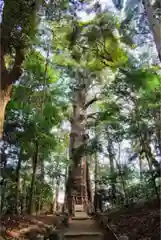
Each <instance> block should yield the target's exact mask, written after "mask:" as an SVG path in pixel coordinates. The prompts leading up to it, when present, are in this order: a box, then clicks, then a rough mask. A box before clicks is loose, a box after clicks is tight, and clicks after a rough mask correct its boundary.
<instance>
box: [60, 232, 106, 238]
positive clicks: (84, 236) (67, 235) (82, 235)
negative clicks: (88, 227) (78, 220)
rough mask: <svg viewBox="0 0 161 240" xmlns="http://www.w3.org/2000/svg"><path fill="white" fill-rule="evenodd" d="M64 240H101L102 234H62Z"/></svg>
mask: <svg viewBox="0 0 161 240" xmlns="http://www.w3.org/2000/svg"><path fill="white" fill-rule="evenodd" d="M64 239H65V240H66V239H70V240H76V239H80V240H92V239H94V240H103V234H102V233H101V232H67V233H65V234H64Z"/></svg>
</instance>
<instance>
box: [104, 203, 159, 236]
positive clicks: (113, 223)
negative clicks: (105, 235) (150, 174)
mask: <svg viewBox="0 0 161 240" xmlns="http://www.w3.org/2000/svg"><path fill="white" fill-rule="evenodd" d="M160 213H161V212H160V207H159V206H158V203H157V201H156V200H153V201H151V202H147V203H146V204H145V203H144V205H143V204H140V205H136V206H135V207H133V208H131V209H130V208H128V209H122V210H119V211H116V212H108V213H107V214H106V216H107V222H108V224H109V226H110V227H111V229H112V231H113V232H114V233H115V234H116V235H117V236H121V235H126V236H128V237H129V240H159V239H160V234H161V233H160V226H161V221H160Z"/></svg>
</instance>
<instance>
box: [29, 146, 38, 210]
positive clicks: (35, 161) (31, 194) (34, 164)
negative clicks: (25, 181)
mask: <svg viewBox="0 0 161 240" xmlns="http://www.w3.org/2000/svg"><path fill="white" fill-rule="evenodd" d="M37 163H38V143H37V142H35V152H34V155H33V172H32V179H31V185H30V195H29V206H28V213H29V214H32V213H33V205H34V203H33V196H34V187H35V179H36V169H37Z"/></svg>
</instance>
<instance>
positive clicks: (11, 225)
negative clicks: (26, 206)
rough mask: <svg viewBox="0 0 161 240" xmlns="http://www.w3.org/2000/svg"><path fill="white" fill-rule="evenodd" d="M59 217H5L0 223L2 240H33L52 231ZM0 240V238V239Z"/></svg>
mask: <svg viewBox="0 0 161 240" xmlns="http://www.w3.org/2000/svg"><path fill="white" fill-rule="evenodd" d="M58 218H59V216H53V215H39V216H29V215H28V216H12V217H11V216H5V217H3V218H2V219H1V223H0V230H1V231H0V232H1V234H0V236H2V239H35V240H36V237H37V236H38V235H45V234H46V232H48V231H49V229H54V227H55V225H56V224H57V222H58ZM0 240H1V238H0Z"/></svg>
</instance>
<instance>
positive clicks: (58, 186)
mask: <svg viewBox="0 0 161 240" xmlns="http://www.w3.org/2000/svg"><path fill="white" fill-rule="evenodd" d="M59 188H60V176H57V179H56V192H55V200H56V211H58V197H59Z"/></svg>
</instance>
